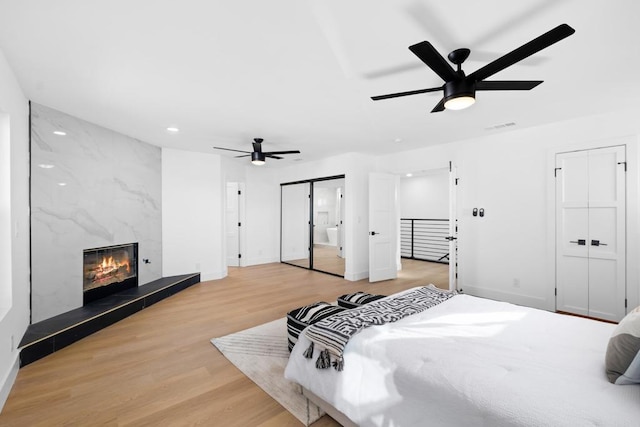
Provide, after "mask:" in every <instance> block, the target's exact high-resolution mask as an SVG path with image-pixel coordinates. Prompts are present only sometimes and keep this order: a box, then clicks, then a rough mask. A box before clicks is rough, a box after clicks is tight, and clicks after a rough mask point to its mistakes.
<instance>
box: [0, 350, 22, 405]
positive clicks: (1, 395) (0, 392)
mask: <svg viewBox="0 0 640 427" xmlns="http://www.w3.org/2000/svg"><path fill="white" fill-rule="evenodd" d="M18 355H19V353H18V352H16V355H15V358H14V361H13V365H12V366H11V369H9V372H7V376H6V377H5V379H4V380H3V382H2V387H0V412H2V408H4V404H5V403H6V402H7V399H8V398H9V393H11V389H12V388H13V384H14V383H15V382H16V377H17V376H18V370H20V358H19V357H18Z"/></svg>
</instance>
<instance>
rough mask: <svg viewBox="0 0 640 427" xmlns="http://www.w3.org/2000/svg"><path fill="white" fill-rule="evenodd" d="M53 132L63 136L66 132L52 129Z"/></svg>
mask: <svg viewBox="0 0 640 427" xmlns="http://www.w3.org/2000/svg"><path fill="white" fill-rule="evenodd" d="M53 134H54V135H60V136H65V135H66V134H67V133H66V132H63V131H61V130H54V131H53Z"/></svg>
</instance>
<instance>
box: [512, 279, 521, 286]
mask: <svg viewBox="0 0 640 427" xmlns="http://www.w3.org/2000/svg"><path fill="white" fill-rule="evenodd" d="M513 287H514V288H519V287H520V279H513Z"/></svg>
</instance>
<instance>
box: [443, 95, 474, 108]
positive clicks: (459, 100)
mask: <svg viewBox="0 0 640 427" xmlns="http://www.w3.org/2000/svg"><path fill="white" fill-rule="evenodd" d="M475 102H476V99H475V98H474V97H473V96H470V95H461V96H455V97H453V98H450V99H448V100H446V101H445V102H444V108H446V109H447V110H464V109H465V108H469V107H471V106H472V105H473V104H474V103H475Z"/></svg>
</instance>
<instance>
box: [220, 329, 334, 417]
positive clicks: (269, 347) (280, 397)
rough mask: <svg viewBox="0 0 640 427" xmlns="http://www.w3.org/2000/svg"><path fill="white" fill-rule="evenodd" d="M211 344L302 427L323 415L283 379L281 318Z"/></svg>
mask: <svg viewBox="0 0 640 427" xmlns="http://www.w3.org/2000/svg"><path fill="white" fill-rule="evenodd" d="M211 344H213V345H214V346H216V347H217V348H218V350H220V352H221V353H222V354H223V355H224V356H225V357H226V358H227V359H229V361H230V362H231V363H233V364H234V365H235V366H236V367H237V368H238V369H240V370H241V371H242V373H243V374H245V375H246V376H247V377H249V378H250V379H251V381H253V382H254V383H256V384H257V385H258V386H259V387H260V388H261V389H263V390H264V391H265V392H267V394H269V396H271V397H273V398H274V399H275V400H276V401H278V403H280V404H281V405H282V406H284V407H285V409H286V410H287V411H289V412H291V414H293V416H295V417H296V418H297V419H299V420H300V422H302V423H303V424H304V425H306V426H308V425H310V424H311V423H313V422H314V421H317V420H318V419H319V418H320V417H321V416H323V415H324V412H323V411H322V410H321V409H320V408H318V407H317V406H316V405H315V404H313V403H312V402H309V400H308V399H307V398H306V397H304V396H303V395H302V394H301V392H300V391H301V390H300V386H299V385H297V384H295V383H292V382H290V381H288V380H286V379H285V378H284V368H285V366H286V365H287V361H288V360H289V350H287V321H286V319H285V318H282V319H278V320H274V321H273V322H269V323H265V324H264V325H260V326H256V327H254V328H250V329H245V330H244V331H240V332H236V333H235V334H231V335H227V336H224V337H221V338H212V339H211Z"/></svg>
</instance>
